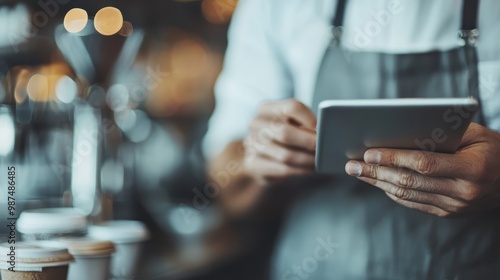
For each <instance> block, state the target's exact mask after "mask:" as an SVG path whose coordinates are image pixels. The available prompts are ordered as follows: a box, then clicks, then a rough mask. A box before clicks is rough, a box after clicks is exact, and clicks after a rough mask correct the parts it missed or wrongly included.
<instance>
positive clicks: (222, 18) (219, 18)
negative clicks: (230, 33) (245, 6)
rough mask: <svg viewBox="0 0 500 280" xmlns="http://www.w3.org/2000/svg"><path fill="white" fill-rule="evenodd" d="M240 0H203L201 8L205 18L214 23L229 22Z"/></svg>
mask: <svg viewBox="0 0 500 280" xmlns="http://www.w3.org/2000/svg"><path fill="white" fill-rule="evenodd" d="M237 4H238V0H203V2H202V3H201V10H202V12H203V16H204V17H205V19H206V20H207V21H208V22H210V23H214V24H223V23H227V22H229V20H230V19H231V17H232V16H233V13H234V10H235V9H236V5H237Z"/></svg>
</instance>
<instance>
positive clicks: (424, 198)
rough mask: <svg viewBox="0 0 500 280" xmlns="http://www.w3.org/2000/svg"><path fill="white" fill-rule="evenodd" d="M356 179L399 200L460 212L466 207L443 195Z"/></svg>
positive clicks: (377, 181) (370, 179)
mask: <svg viewBox="0 0 500 280" xmlns="http://www.w3.org/2000/svg"><path fill="white" fill-rule="evenodd" d="M358 179H360V180H361V181H363V182H366V183H368V184H370V185H373V186H376V187H378V188H380V189H381V190H383V191H384V192H386V193H389V194H391V195H393V196H394V197H396V198H398V199H400V200H405V201H411V202H416V203H421V204H427V205H432V206H436V207H439V208H441V209H443V210H446V211H448V212H453V213H458V212H462V211H463V210H465V208H466V207H467V205H466V204H465V203H464V202H462V201H458V200H456V199H453V198H451V197H447V196H444V195H440V194H434V193H428V192H421V191H416V190H412V189H406V188H400V187H398V186H396V185H393V184H391V183H388V182H384V181H380V180H376V179H372V178H365V177H359V178H358Z"/></svg>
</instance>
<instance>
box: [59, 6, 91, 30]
mask: <svg viewBox="0 0 500 280" xmlns="http://www.w3.org/2000/svg"><path fill="white" fill-rule="evenodd" d="M88 21H89V17H88V14H87V12H86V11H85V10H84V9H80V8H74V9H71V10H69V11H68V13H67V14H66V16H64V28H65V29H66V30H67V31H68V32H70V33H78V32H80V31H82V30H83V29H84V28H85V26H86V25H87V22H88Z"/></svg>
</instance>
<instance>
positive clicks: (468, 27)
mask: <svg viewBox="0 0 500 280" xmlns="http://www.w3.org/2000/svg"><path fill="white" fill-rule="evenodd" d="M478 13H479V0H464V4H463V6H462V26H461V28H460V32H459V33H458V35H459V37H460V38H462V40H464V42H465V44H467V45H474V44H475V43H476V41H477V37H479V31H478V28H477V25H478V24H477V15H478Z"/></svg>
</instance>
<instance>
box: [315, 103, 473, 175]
mask: <svg viewBox="0 0 500 280" xmlns="http://www.w3.org/2000/svg"><path fill="white" fill-rule="evenodd" d="M478 107H479V105H478V102H477V101H476V100H475V99H473V98H443V99H434V98H425V99H420V98H416V99H410V98H405V99H374V100H367V99H364V100H327V101H323V102H321V103H320V104H319V108H318V127H317V140H316V141H317V143H316V144H317V146H316V169H317V171H318V172H321V173H334V174H338V173H345V171H344V170H345V169H344V168H345V164H346V163H347V161H348V160H349V159H358V160H362V159H363V154H364V152H365V151H366V150H367V149H369V148H397V149H413V150H426V151H433V152H441V153H454V152H456V151H457V149H458V147H459V145H460V141H461V140H462V136H463V134H464V132H465V131H466V129H467V127H468V126H469V124H470V122H471V120H472V118H473V117H474V115H475V113H476V112H477V110H478Z"/></svg>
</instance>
